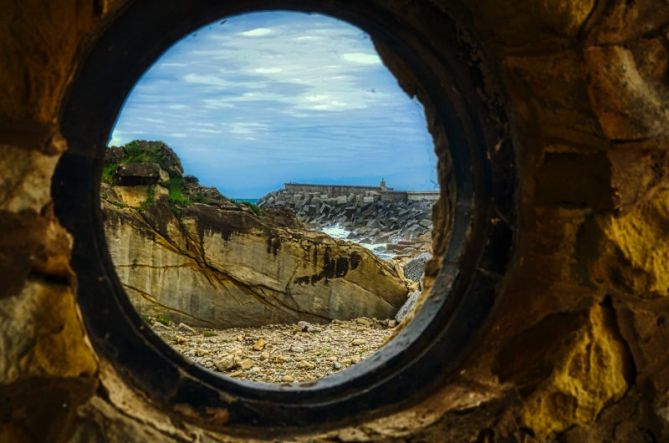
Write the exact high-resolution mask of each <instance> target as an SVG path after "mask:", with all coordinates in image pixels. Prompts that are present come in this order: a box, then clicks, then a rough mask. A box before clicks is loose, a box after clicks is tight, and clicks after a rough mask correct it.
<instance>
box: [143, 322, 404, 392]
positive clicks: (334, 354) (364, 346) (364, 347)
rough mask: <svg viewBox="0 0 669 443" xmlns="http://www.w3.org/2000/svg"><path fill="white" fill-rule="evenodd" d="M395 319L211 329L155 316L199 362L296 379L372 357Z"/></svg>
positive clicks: (250, 376)
mask: <svg viewBox="0 0 669 443" xmlns="http://www.w3.org/2000/svg"><path fill="white" fill-rule="evenodd" d="M395 323H396V322H395V321H394V320H390V321H389V320H376V319H368V318H358V319H355V320H349V321H341V320H334V321H332V322H331V323H328V324H319V325H314V324H310V323H307V322H300V323H299V324H297V325H269V326H263V327H259V328H231V329H209V328H195V327H190V326H188V325H183V324H180V325H164V324H162V323H158V322H156V321H153V322H152V328H153V330H154V332H156V333H157V334H158V335H159V336H160V337H162V338H163V340H165V341H166V342H167V343H168V344H169V345H171V346H172V347H173V348H174V349H176V350H177V351H179V352H180V353H181V354H183V355H184V356H186V357H187V358H188V359H190V360H192V361H193V362H195V363H197V364H199V365H201V366H203V367H205V368H206V369H209V370H211V371H217V372H221V373H224V374H226V375H229V376H231V377H236V378H240V379H244V380H251V381H257V382H266V383H280V384H291V383H299V382H307V381H312V380H317V379H319V378H322V377H326V376H328V375H330V374H333V373H335V372H337V371H341V370H343V369H346V368H348V367H350V366H352V365H354V364H356V363H358V362H360V361H361V360H362V359H364V358H367V357H369V356H370V355H371V354H373V353H374V352H375V351H376V350H377V349H379V348H380V347H381V346H383V345H384V344H385V343H386V342H387V341H388V340H389V339H390V337H392V336H393V334H394V332H395V328H396V326H395Z"/></svg>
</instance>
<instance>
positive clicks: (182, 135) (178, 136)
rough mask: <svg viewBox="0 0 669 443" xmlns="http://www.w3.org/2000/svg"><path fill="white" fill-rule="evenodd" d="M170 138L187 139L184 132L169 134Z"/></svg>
mask: <svg viewBox="0 0 669 443" xmlns="http://www.w3.org/2000/svg"><path fill="white" fill-rule="evenodd" d="M170 137H175V138H186V137H188V134H186V133H185V132H173V133H171V134H170Z"/></svg>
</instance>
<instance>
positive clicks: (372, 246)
mask: <svg viewBox="0 0 669 443" xmlns="http://www.w3.org/2000/svg"><path fill="white" fill-rule="evenodd" d="M321 232H323V233H324V234H327V235H329V236H330V237H333V238H337V239H340V240H348V241H350V242H353V243H357V244H359V245H360V246H362V247H363V248H367V249H369V250H370V251H372V252H373V253H374V255H376V256H377V257H379V258H381V259H383V260H389V259H391V258H393V257H395V256H396V255H397V254H395V253H393V252H389V251H387V250H386V244H385V243H363V242H361V241H360V239H358V238H355V237H351V238H349V235H350V234H351V231H348V230H346V229H344V228H343V227H342V226H341V225H340V224H334V225H330V226H326V227H324V228H323V229H321Z"/></svg>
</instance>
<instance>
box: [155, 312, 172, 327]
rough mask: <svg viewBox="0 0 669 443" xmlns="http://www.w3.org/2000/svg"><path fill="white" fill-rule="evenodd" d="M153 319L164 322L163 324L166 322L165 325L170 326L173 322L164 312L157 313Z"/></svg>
mask: <svg viewBox="0 0 669 443" xmlns="http://www.w3.org/2000/svg"><path fill="white" fill-rule="evenodd" d="M153 319H154V320H155V321H157V322H158V323H162V324H164V325H165V326H169V325H170V323H172V322H171V321H170V319H169V318H167V316H165V315H163V314H158V315H156V316H155V317H154V318H153Z"/></svg>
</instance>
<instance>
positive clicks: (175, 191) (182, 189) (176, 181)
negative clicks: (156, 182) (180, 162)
mask: <svg viewBox="0 0 669 443" xmlns="http://www.w3.org/2000/svg"><path fill="white" fill-rule="evenodd" d="M166 186H167V190H168V192H169V194H168V198H169V200H170V202H171V203H172V204H174V205H176V206H180V207H185V206H188V205H190V204H191V203H203V202H204V201H205V198H204V196H203V195H202V194H200V193H192V192H188V190H187V189H186V180H185V179H184V178H183V177H172V178H170V179H169V180H168V181H167V183H166ZM175 215H176V213H175Z"/></svg>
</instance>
